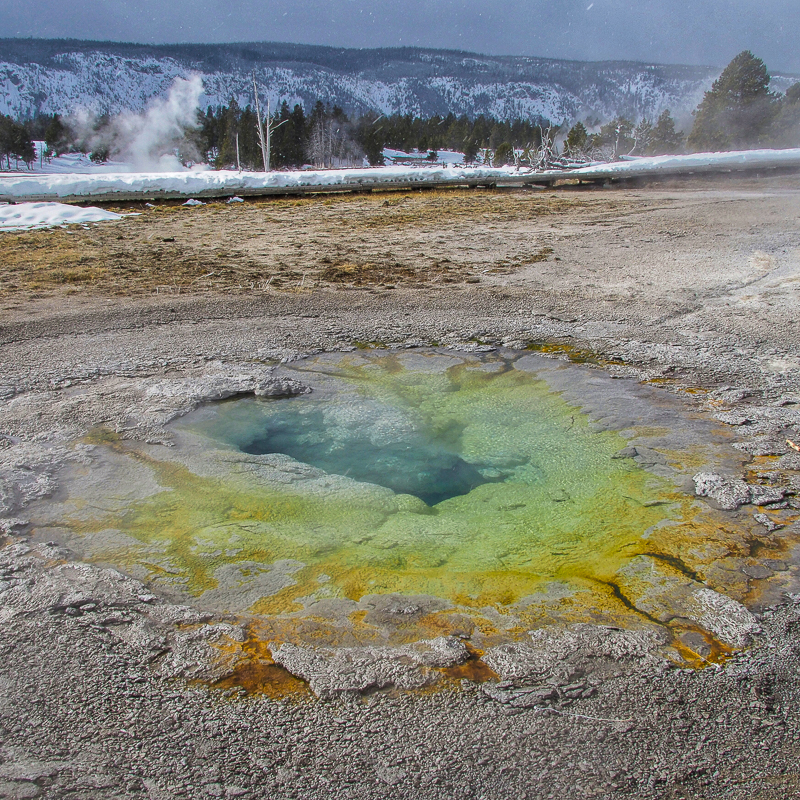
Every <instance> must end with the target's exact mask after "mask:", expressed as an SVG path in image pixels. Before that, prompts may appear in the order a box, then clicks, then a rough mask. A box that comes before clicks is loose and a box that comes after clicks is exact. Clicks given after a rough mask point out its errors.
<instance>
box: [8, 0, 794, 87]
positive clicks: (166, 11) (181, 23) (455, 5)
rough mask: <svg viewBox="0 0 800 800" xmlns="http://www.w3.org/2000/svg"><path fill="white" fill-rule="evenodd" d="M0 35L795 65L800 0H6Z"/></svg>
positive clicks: (777, 66) (780, 67)
mask: <svg viewBox="0 0 800 800" xmlns="http://www.w3.org/2000/svg"><path fill="white" fill-rule="evenodd" d="M0 36H6V37H11V36H34V37H46V38H61V37H70V38H79V39H112V40H116V41H139V42H154V43H163V42H231V41H281V42H303V43H308V44H329V45H337V46H343V47H397V46H405V45H413V46H421V47H444V48H449V49H462V50H472V51H477V52H482V53H491V54H505V55H539V56H550V57H555V58H575V59H587V60H594V59H634V60H638V61H655V62H669V63H686V64H709V65H719V66H724V65H725V64H726V63H727V62H728V61H729V60H730V59H731V58H732V57H733V56H734V55H736V54H737V53H738V52H740V51H741V50H745V49H750V50H752V51H753V52H754V53H755V54H756V55H757V56H760V57H761V58H763V59H764V60H765V61H766V62H767V66H768V67H769V68H770V69H771V70H772V71H778V70H782V71H792V72H800V47H798V46H797V43H798V40H799V39H800V0H760V1H758V0H505V1H504V2H498V0H439V2H437V1H436V0H376V1H375V2H373V3H367V2H364V0H138V1H136V2H134V1H133V0H25V1H23V0H0Z"/></svg>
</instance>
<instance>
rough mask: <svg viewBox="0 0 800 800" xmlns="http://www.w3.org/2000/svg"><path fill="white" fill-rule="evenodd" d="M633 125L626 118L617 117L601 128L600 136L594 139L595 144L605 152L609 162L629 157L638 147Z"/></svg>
mask: <svg viewBox="0 0 800 800" xmlns="http://www.w3.org/2000/svg"><path fill="white" fill-rule="evenodd" d="M633 129H634V126H633V123H632V122H631V121H630V120H629V119H627V118H626V117H617V118H616V119H613V120H611V122H609V123H608V124H606V125H603V127H602V128H600V135H599V136H596V137H593V144H594V145H595V146H596V147H598V148H599V149H601V150H602V151H603V155H604V156H605V157H606V158H607V159H608V160H609V161H615V160H616V159H618V158H619V157H620V156H624V155H627V154H628V153H630V152H631V151H633V150H634V149H635V147H636V139H635V138H634V136H633Z"/></svg>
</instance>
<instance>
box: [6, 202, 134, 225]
mask: <svg viewBox="0 0 800 800" xmlns="http://www.w3.org/2000/svg"><path fill="white" fill-rule="evenodd" d="M125 216H128V215H125V214H115V213H113V212H112V211H104V210H103V209H102V208H79V207H76V206H68V205H65V204H64V203H19V204H18V205H6V206H0V231H26V230H34V229H36V228H54V227H57V226H60V225H80V224H86V223H89V222H111V221H114V220H120V219H123V218H124V217H125Z"/></svg>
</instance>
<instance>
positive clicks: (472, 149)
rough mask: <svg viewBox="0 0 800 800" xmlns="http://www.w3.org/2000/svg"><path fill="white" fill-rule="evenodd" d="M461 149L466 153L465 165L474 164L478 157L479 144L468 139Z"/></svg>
mask: <svg viewBox="0 0 800 800" xmlns="http://www.w3.org/2000/svg"><path fill="white" fill-rule="evenodd" d="M461 149H462V151H463V153H464V163H465V164H474V163H475V158H476V157H477V155H478V150H480V148H479V147H478V143H477V142H476V141H475V140H474V139H467V141H466V142H464V144H463V145H462V146H461Z"/></svg>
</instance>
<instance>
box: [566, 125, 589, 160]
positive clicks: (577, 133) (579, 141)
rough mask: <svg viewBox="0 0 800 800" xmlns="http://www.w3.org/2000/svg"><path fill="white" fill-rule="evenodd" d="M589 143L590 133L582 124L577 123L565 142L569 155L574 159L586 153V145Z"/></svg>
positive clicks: (570, 130)
mask: <svg viewBox="0 0 800 800" xmlns="http://www.w3.org/2000/svg"><path fill="white" fill-rule="evenodd" d="M588 141H589V132H588V131H587V130H586V126H585V125H584V124H583V123H582V122H576V123H575V124H574V125H573V126H572V127H571V128H570V129H569V133H568V134H567V138H566V141H565V142H564V145H565V149H566V151H567V154H568V155H570V156H572V157H573V158H575V157H577V156H581V155H583V153H584V152H585V151H586V144H587V142H588Z"/></svg>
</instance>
